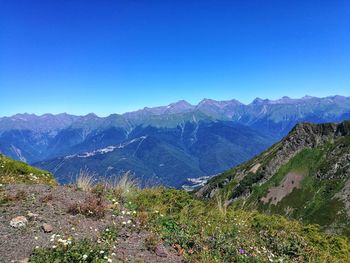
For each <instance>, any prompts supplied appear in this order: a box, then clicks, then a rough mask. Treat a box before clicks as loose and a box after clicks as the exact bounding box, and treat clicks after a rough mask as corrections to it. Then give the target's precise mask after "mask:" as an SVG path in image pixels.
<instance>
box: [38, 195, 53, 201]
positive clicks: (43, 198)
mask: <svg viewBox="0 0 350 263" xmlns="http://www.w3.org/2000/svg"><path fill="white" fill-rule="evenodd" d="M52 199H53V196H52V194H48V195H45V196H43V197H41V198H40V202H41V203H47V202H50V201H52Z"/></svg>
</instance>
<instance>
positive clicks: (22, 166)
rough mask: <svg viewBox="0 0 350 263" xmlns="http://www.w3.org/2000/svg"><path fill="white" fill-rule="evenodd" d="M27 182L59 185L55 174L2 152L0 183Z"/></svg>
mask: <svg viewBox="0 0 350 263" xmlns="http://www.w3.org/2000/svg"><path fill="white" fill-rule="evenodd" d="M10 183H25V184H47V185H51V186H55V185H57V182H56V180H55V179H54V177H53V175H52V174H50V173H49V172H47V171H44V170H40V169H37V168H34V167H32V166H30V165H28V164H26V163H24V162H20V161H15V160H11V159H10V158H7V157H6V156H4V155H2V154H0V184H10Z"/></svg>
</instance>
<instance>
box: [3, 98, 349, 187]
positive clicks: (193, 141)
mask: <svg viewBox="0 0 350 263" xmlns="http://www.w3.org/2000/svg"><path fill="white" fill-rule="evenodd" d="M346 119H350V98H349V97H344V96H332V97H325V98H316V97H310V96H305V97H303V98H300V99H291V98H289V97H283V98H281V99H279V100H263V99H259V98H257V99H255V100H254V101H253V102H252V103H250V104H248V105H245V104H243V103H241V102H239V101H237V100H228V101H215V100H210V99H204V100H202V101H201V102H200V103H198V104H197V105H191V104H189V103H188V102H186V101H178V102H176V103H172V104H169V105H167V106H161V107H155V108H144V109H142V110H138V111H135V112H129V113H125V114H121V115H119V114H112V115H110V116H108V117H98V116H96V115H95V114H93V113H91V114H88V115H85V116H74V115H69V114H65V113H63V114H58V115H52V114H44V115H41V116H37V115H34V114H17V115H14V116H12V117H2V118H0V152H1V153H3V154H5V155H8V156H10V157H12V158H14V159H18V160H22V161H26V162H28V163H32V164H34V165H35V166H38V167H40V168H43V169H48V170H49V171H51V172H53V173H54V174H55V176H56V177H57V178H58V180H59V181H60V182H69V181H70V180H71V178H72V177H73V174H75V173H77V172H78V171H79V170H80V169H81V168H88V169H90V170H92V171H95V172H97V173H98V174H99V175H100V176H112V175H114V174H115V175H118V174H120V173H123V172H125V171H131V172H133V173H135V176H136V177H138V178H140V179H141V181H142V182H143V183H145V184H146V183H150V184H153V183H159V184H164V185H168V186H175V187H179V186H181V185H182V184H183V183H184V182H185V181H186V178H196V177H201V176H206V175H213V174H216V173H220V172H222V171H224V170H226V169H228V168H230V167H233V166H235V165H237V164H240V163H241V162H243V161H245V160H248V159H250V158H251V157H253V156H254V155H256V154H258V153H260V152H261V151H263V150H264V149H266V148H267V147H268V146H270V145H272V144H273V143H275V142H276V141H278V140H279V139H281V138H282V137H283V136H285V135H286V134H287V133H288V132H289V131H290V129H291V128H292V127H293V126H294V125H295V124H297V123H299V122H305V121H308V122H314V123H322V122H341V121H343V120H346Z"/></svg>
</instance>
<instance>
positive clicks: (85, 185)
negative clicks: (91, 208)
mask: <svg viewBox="0 0 350 263" xmlns="http://www.w3.org/2000/svg"><path fill="white" fill-rule="evenodd" d="M95 182H96V174H95V173H94V172H91V171H90V170H89V169H87V168H84V169H80V171H79V174H78V175H77V177H76V182H75V184H76V186H77V188H78V189H80V190H82V191H86V192H87V191H91V189H92V188H93V187H94V184H95Z"/></svg>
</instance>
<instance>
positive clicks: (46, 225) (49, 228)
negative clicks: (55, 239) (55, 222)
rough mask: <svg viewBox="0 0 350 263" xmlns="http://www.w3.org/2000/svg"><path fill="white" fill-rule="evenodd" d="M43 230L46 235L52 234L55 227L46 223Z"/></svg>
mask: <svg viewBox="0 0 350 263" xmlns="http://www.w3.org/2000/svg"><path fill="white" fill-rule="evenodd" d="M42 228H43V230H44V232H45V233H50V232H52V230H53V227H52V226H51V225H49V224H47V223H44V224H43V225H42Z"/></svg>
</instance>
